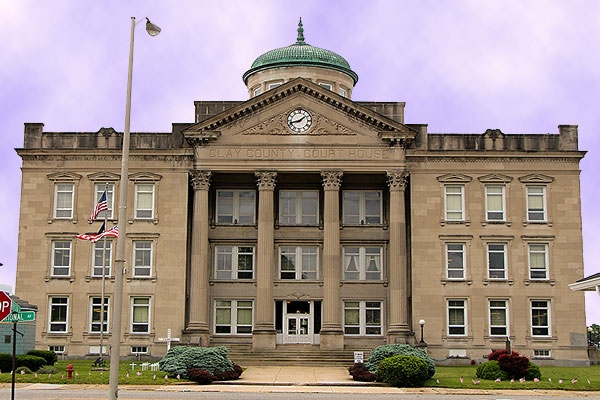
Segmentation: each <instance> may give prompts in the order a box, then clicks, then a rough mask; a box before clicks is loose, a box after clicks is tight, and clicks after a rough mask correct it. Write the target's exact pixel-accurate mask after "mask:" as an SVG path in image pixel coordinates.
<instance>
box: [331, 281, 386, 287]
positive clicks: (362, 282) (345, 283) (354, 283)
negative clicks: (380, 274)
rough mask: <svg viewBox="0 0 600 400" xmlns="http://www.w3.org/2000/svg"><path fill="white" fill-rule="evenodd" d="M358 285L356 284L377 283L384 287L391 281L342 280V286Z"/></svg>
mask: <svg viewBox="0 0 600 400" xmlns="http://www.w3.org/2000/svg"><path fill="white" fill-rule="evenodd" d="M348 284H350V285H356V284H375V285H383V286H384V287H387V286H388V284H389V282H388V281H386V280H372V281H367V280H358V279H357V280H342V281H340V286H344V285H348Z"/></svg>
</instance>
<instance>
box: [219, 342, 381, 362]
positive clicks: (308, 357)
mask: <svg viewBox="0 0 600 400" xmlns="http://www.w3.org/2000/svg"><path fill="white" fill-rule="evenodd" d="M224 346H226V347H227V349H228V355H229V358H230V359H231V360H232V361H233V362H235V363H236V364H239V365H241V366H246V365H273V366H277V365H281V366H283V365H298V366H314V367H326V366H344V367H350V366H352V365H353V364H354V351H362V352H363V355H364V360H367V359H368V357H369V350H366V349H344V350H321V349H320V347H319V346H318V345H278V346H277V348H276V349H274V350H261V351H252V348H251V345H249V344H248V345H240V344H235V345H227V344H225V345H224Z"/></svg>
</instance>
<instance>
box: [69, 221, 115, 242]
mask: <svg viewBox="0 0 600 400" xmlns="http://www.w3.org/2000/svg"><path fill="white" fill-rule="evenodd" d="M104 229H105V226H104V223H102V226H101V227H100V230H99V231H98V233H95V234H94V233H93V234H91V235H88V234H85V233H84V234H81V235H77V239H82V240H89V241H90V242H92V243H96V242H97V241H98V240H100V239H102V238H103V237H104V236H111V237H115V238H118V237H119V227H118V225H115V226H113V227H112V228H110V229H109V230H107V231H105V230H104Z"/></svg>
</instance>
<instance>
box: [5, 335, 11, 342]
mask: <svg viewBox="0 0 600 400" xmlns="http://www.w3.org/2000/svg"><path fill="white" fill-rule="evenodd" d="M9 343H12V336H11V335H4V344H9Z"/></svg>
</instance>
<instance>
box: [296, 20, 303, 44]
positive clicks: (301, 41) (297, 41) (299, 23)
mask: <svg viewBox="0 0 600 400" xmlns="http://www.w3.org/2000/svg"><path fill="white" fill-rule="evenodd" d="M296 43H304V28H302V17H300V22H298V39H296Z"/></svg>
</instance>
